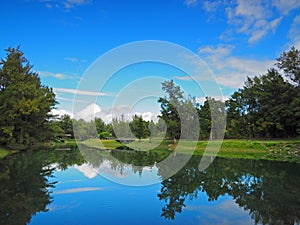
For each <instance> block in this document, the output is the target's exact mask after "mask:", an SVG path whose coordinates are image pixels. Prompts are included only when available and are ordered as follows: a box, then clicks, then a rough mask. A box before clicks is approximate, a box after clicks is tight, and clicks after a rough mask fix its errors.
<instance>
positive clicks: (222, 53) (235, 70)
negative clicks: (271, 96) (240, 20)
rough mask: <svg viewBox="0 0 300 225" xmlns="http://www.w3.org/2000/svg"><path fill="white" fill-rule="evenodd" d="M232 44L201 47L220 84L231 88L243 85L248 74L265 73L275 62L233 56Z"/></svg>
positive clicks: (250, 75) (202, 54) (201, 52)
mask: <svg viewBox="0 0 300 225" xmlns="http://www.w3.org/2000/svg"><path fill="white" fill-rule="evenodd" d="M232 49H233V47H232V46H224V45H219V46H216V47H213V46H204V47H202V48H199V53H200V56H203V58H204V60H205V61H206V63H207V64H208V66H209V67H210V68H211V69H212V71H213V72H214V74H215V76H216V79H217V81H218V83H219V84H221V85H224V86H226V87H230V88H240V87H242V85H243V83H244V81H245V79H246V77H247V76H249V77H253V76H255V75H260V74H263V73H265V72H266V71H267V69H268V68H270V67H272V66H273V65H274V63H275V61H274V60H259V59H251V58H239V57H234V56H231V50H232Z"/></svg>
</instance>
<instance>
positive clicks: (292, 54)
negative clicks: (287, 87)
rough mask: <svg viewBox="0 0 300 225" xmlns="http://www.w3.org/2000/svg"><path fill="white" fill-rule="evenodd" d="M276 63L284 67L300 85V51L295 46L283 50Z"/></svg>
mask: <svg viewBox="0 0 300 225" xmlns="http://www.w3.org/2000/svg"><path fill="white" fill-rule="evenodd" d="M276 65H277V66H278V68H279V69H282V70H283V71H284V73H285V75H286V76H287V77H289V78H290V79H291V80H292V81H293V82H295V83H296V85H298V86H300V51H299V50H298V49H296V48H295V47H294V46H293V47H291V48H290V50H289V51H287V52H283V53H282V54H281V55H280V57H279V58H278V59H277V63H276Z"/></svg>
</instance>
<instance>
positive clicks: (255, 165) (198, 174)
mask: <svg viewBox="0 0 300 225" xmlns="http://www.w3.org/2000/svg"><path fill="white" fill-rule="evenodd" d="M200 159H201V158H199V157H197V156H193V157H192V158H191V159H190V161H189V162H188V163H187V164H186V165H185V166H184V168H182V169H181V170H180V171H179V172H178V173H177V174H175V175H174V176H172V177H170V178H169V179H166V180H164V181H162V187H161V190H160V193H159V194H158V195H157V196H158V198H159V199H160V200H162V201H164V202H165V206H164V207H163V208H162V215H161V216H162V217H164V218H166V219H174V218H175V216H176V214H178V213H180V212H181V211H182V210H183V208H184V207H185V201H186V199H189V200H192V199H194V198H197V196H198V194H199V193H200V192H206V195H207V196H208V201H216V200H217V199H218V198H219V197H221V196H224V195H226V194H228V195H230V196H232V198H233V200H234V201H235V202H236V203H237V204H238V205H239V206H240V207H242V208H244V209H245V210H249V213H250V215H251V217H252V218H253V219H254V221H255V224H258V223H259V224H295V223H298V222H299V220H300V213H299V212H300V211H299V203H300V198H299V196H298V192H299V191H300V190H299V185H298V183H299V176H298V175H297V171H298V169H299V166H298V165H297V164H292V163H290V164H286V163H270V162H266V161H253V160H243V159H222V158H217V159H215V160H214V162H213V164H212V165H210V167H208V168H207V169H206V170H205V171H199V170H198V164H199V162H200ZM293 171H294V172H293Z"/></svg>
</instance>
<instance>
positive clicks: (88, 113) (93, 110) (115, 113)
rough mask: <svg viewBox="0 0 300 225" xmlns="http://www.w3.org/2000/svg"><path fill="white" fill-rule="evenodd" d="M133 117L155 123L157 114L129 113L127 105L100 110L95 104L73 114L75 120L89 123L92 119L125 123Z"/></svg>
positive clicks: (129, 109)
mask: <svg viewBox="0 0 300 225" xmlns="http://www.w3.org/2000/svg"><path fill="white" fill-rule="evenodd" d="M134 115H138V116H140V115H141V116H142V117H143V119H144V120H146V121H151V120H153V121H154V122H157V116H158V113H153V112H138V111H134V112H131V107H130V106H128V105H119V106H114V107H113V108H109V109H105V110H102V109H101V107H100V106H99V105H97V104H95V103H92V104H90V105H88V106H86V107H85V108H84V109H82V110H81V111H80V112H77V113H75V114H74V118H75V119H84V120H85V121H91V120H93V119H94V118H96V117H97V118H101V119H102V120H103V121H104V122H105V123H107V124H108V123H111V122H112V119H113V118H117V119H121V117H122V118H123V119H124V120H125V121H131V120H132V118H133V116H134Z"/></svg>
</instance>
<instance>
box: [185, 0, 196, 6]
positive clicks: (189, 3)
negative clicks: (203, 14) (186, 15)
mask: <svg viewBox="0 0 300 225" xmlns="http://www.w3.org/2000/svg"><path fill="white" fill-rule="evenodd" d="M184 4H185V5H186V6H187V7H192V6H195V5H197V4H198V0H185V1H184Z"/></svg>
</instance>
